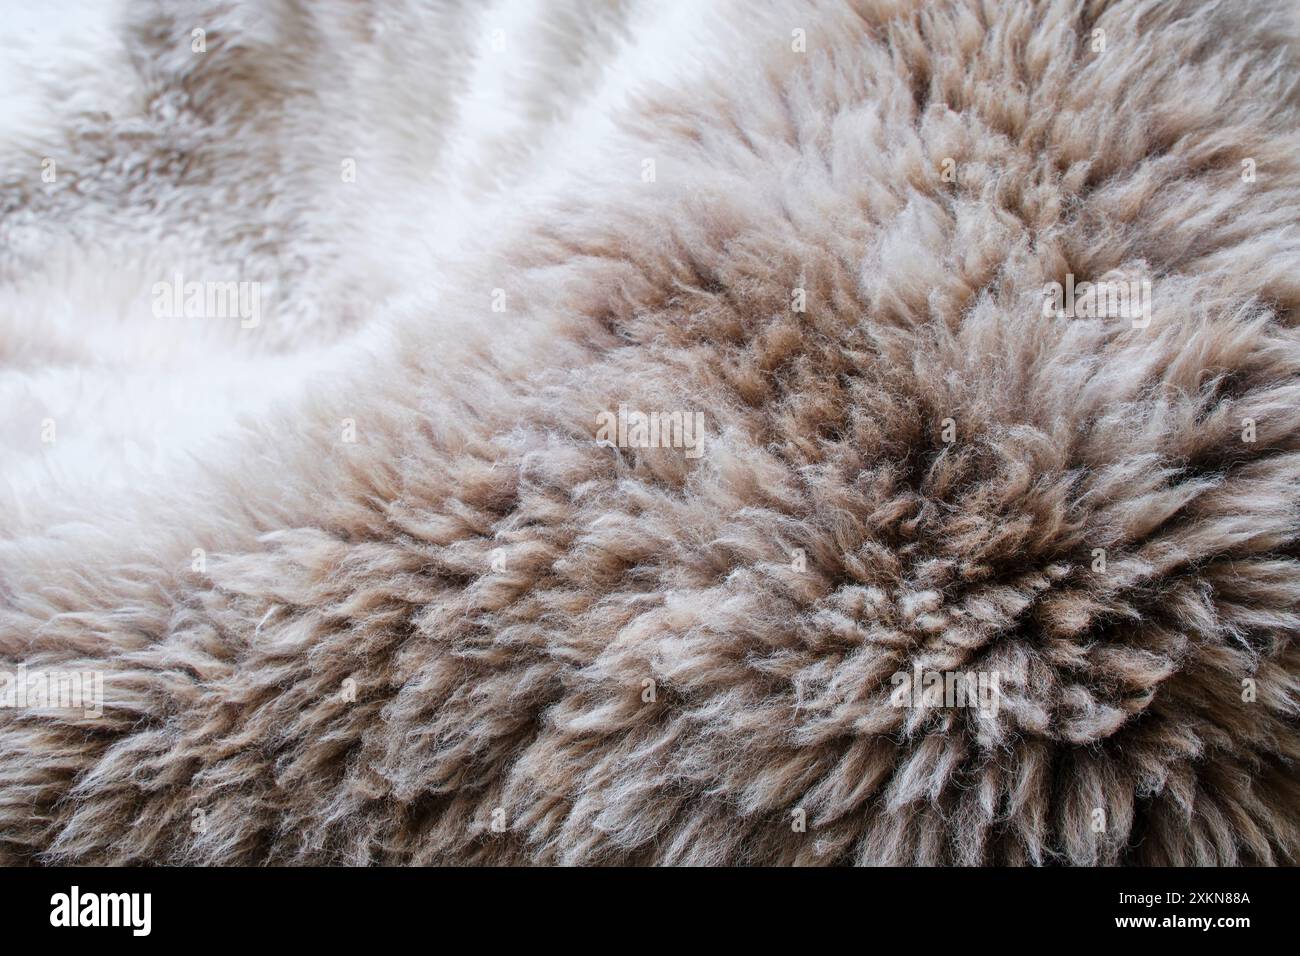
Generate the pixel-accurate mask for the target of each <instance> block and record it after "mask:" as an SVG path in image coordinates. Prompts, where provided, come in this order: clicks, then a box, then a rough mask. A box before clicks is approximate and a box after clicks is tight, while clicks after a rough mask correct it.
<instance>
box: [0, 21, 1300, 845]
mask: <svg viewBox="0 0 1300 956" xmlns="http://www.w3.org/2000/svg"><path fill="white" fill-rule="evenodd" d="M71 6H72V8H73V9H74V10H78V11H79V12H78V13H77V15H75V16H74V15H72V14H68V15H66V16H61V15H60V14H59V12H58V8H59V5H55V8H54V9H51V8H49V7H46V6H42V7H41V8H40V11H39V12H37V13H29V14H26V15H25V16H26V18H27V21H24V19H23V16H24V15H22V14H17V15H14V18H13V20H12V21H11V22H8V23H6V24H4V25H3V26H0V83H2V84H3V92H5V97H4V102H5V103H6V107H5V109H6V111H7V112H6V114H5V116H4V119H3V121H2V122H0V474H2V475H3V478H4V481H3V482H0V674H5V675H8V680H7V681H4V682H3V683H0V690H4V689H5V686H4V685H5V684H6V683H7V684H8V685H9V691H10V693H9V696H8V700H5V699H4V698H3V697H0V703H3V704H4V706H0V862H3V863H8V864H13V863H107V864H134V863H157V864H162V863H168V864H273V865H274V864H305V863H327V864H352V865H356V864H448V863H459V864H728V865H730V864H843V863H859V864H1048V863H1064V864H1073V865H1091V864H1124V865H1152V864H1174V865H1192V864H1197V865H1200V864H1284V863H1296V862H1297V861H1298V857H1300V775H1298V773H1297V768H1298V763H1297V762H1298V761H1300V648H1298V647H1297V641H1296V635H1297V633H1298V632H1300V327H1298V326H1300V230H1297V222H1298V220H1300V90H1298V89H1297V77H1300V62H1298V61H1300V49H1298V48H1297V42H1298V40H1300V23H1298V22H1297V18H1296V15H1295V13H1294V8H1293V5H1292V4H1290V3H1288V2H1285V0H1233V2H1231V3H1227V2H1214V0H1196V2H1184V0H1159V2H1157V0H1041V2H1033V3H1031V2H1012V0H1005V2H994V0H932V2H925V3H922V2H917V0H845V2H840V0H822V2H817V3H805V2H801V0H773V2H770V3H757V4H756V3H749V2H739V0H737V2H728V0H720V2H716V3H709V4H700V3H697V2H693V0H681V2H676V3H672V2H670V3H660V2H654V3H650V2H646V3H640V2H630V0H629V2H608V3H598V2H594V0H593V2H588V0H557V2H547V3H540V2H538V3H530V2H524V0H510V2H501V3H496V4H483V3H477V2H475V3H470V2H466V3H463V4H462V3H455V2H442V3H415V2H410V3H403V2H384V3H378V2H375V3H364V2H363V3H343V2H337V0H327V2H312V3H305V2H297V0H261V2H258V3H250V4H229V3H215V2H206V0H186V2H179V3H177V2H168V3H166V4H162V3H152V2H147V0H123V2H119V3H113V4H91V3H86V4H82V5H80V6H79V7H78V5H75V4H73V5H71ZM191 283H197V284H198V285H197V288H198V289H199V291H200V293H206V292H207V291H209V290H210V289H211V288H212V287H213V285H214V284H217V285H222V284H225V283H248V284H250V285H248V286H247V288H248V289H250V290H252V289H256V290H257V295H258V296H259V299H258V307H257V310H256V311H257V314H256V316H254V315H253V311H254V310H253V309H252V308H247V309H241V307H240V306H235V305H231V304H230V302H229V301H227V302H226V303H225V307H220V300H218V307H217V308H215V309H214V308H213V307H212V306H211V305H210V304H209V302H210V300H208V299H206V298H205V297H204V295H203V294H200V295H199V297H198V300H196V305H195V307H194V308H193V309H190V308H186V307H184V305H183V302H184V301H188V300H189V292H188V290H189V288H190V284H191ZM253 284H255V285H253ZM182 292H183V293H185V294H184V295H183V296H181V295H180V293H182ZM178 301H182V307H180V308H176V307H175V306H176V303H177V302H178ZM238 301H239V302H241V303H242V304H243V305H248V306H251V305H252V302H251V299H245V300H238ZM168 303H171V305H168ZM254 320H255V321H254ZM71 674H91V675H98V678H99V679H101V680H102V707H100V708H94V707H80V708H72V707H69V706H51V705H50V703H51V702H50V701H49V700H48V699H47V700H44V701H42V700H36V702H35V703H33V699H32V698H30V697H28V698H26V699H25V706H21V705H20V703H22V702H21V701H20V699H19V696H18V695H17V694H16V693H15V689H16V687H17V686H18V685H19V684H20V683H22V686H23V687H24V688H26V687H27V683H24V682H29V681H30V680H31V679H32V678H33V675H41V676H42V679H47V680H54V679H55V678H57V677H58V676H59V675H71ZM19 678H21V680H20V679H19ZM90 686H93V682H92V684H91V685H90ZM42 703H43V704H44V705H43V706H38V704H42ZM54 703H56V704H57V703H60V701H57V700H56V701H54ZM62 703H66V701H63V702H62ZM83 703H84V702H83ZM96 709H98V710H99V713H96Z"/></svg>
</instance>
